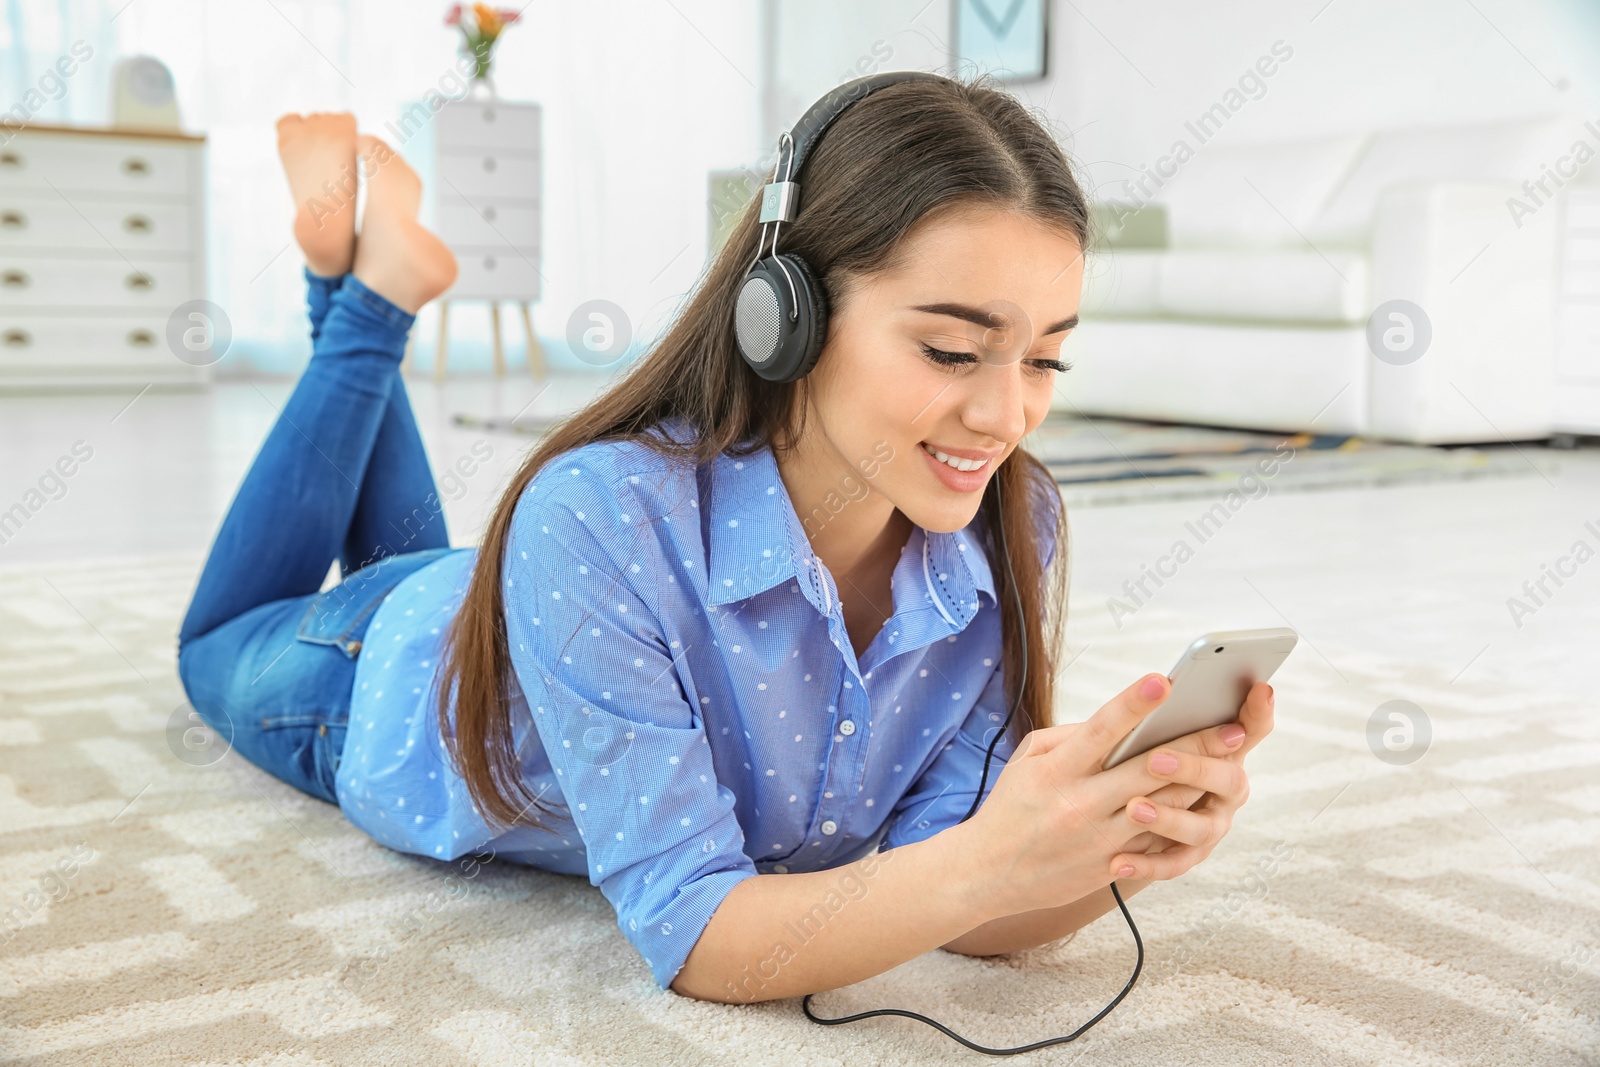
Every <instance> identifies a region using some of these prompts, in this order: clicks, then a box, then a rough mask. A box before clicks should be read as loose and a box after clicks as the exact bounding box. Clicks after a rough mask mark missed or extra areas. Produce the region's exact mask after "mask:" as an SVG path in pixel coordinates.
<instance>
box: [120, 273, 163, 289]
mask: <svg viewBox="0 0 1600 1067" xmlns="http://www.w3.org/2000/svg"><path fill="white" fill-rule="evenodd" d="M124 284H125V285H127V287H128V288H129V289H132V290H134V291H136V292H142V291H143V290H146V289H154V288H155V285H156V280H155V279H154V278H152V277H150V275H148V274H146V273H144V272H143V271H137V270H136V271H134V272H133V273H132V274H130V275H128V277H127V278H126V279H124Z"/></svg>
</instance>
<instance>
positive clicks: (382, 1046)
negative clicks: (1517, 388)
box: [0, 555, 1600, 1067]
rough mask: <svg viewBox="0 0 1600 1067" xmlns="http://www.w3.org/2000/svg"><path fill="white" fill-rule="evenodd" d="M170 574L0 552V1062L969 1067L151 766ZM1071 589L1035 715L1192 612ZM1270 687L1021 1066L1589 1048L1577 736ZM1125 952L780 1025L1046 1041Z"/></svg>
mask: <svg viewBox="0 0 1600 1067" xmlns="http://www.w3.org/2000/svg"><path fill="white" fill-rule="evenodd" d="M199 563H200V560H199V559H198V558H197V557H195V556H189V555H185V556H168V557H155V558H149V559H143V560H137V561H119V562H100V563H82V564H72V565H56V564H52V565H47V566H32V567H19V566H10V567H0V915H3V916H4V922H3V925H0V940H3V944H0V1061H3V1062H6V1063H21V1064H52V1065H53V1064H62V1063H73V1064H77V1063H84V1064H166V1063H174V1064H251V1065H256V1067H268V1065H271V1067H293V1065H316V1064H329V1065H343V1064H367V1063H374V1064H380V1063H395V1064H451V1065H454V1064H519V1065H525V1064H529V1063H537V1064H540V1065H556V1064H567V1063H651V1064H658V1063H660V1064H678V1063H684V1064H691V1063H693V1064H698V1063H741V1064H759V1063H794V1062H805V1063H827V1064H846V1063H848V1064H859V1063H872V1064H901V1063H905V1064H912V1063H916V1064H925V1063H957V1062H961V1063H971V1062H975V1061H976V1060H977V1059H978V1058H979V1055H978V1054H977V1053H973V1052H970V1051H968V1050H966V1049H964V1048H962V1047H961V1046H959V1045H957V1044H955V1043H954V1042H952V1041H950V1040H949V1039H948V1038H946V1037H944V1036H943V1035H942V1034H939V1033H938V1032H936V1031H934V1030H932V1029H931V1028H929V1027H926V1026H924V1025H922V1024H920V1023H916V1022H914V1021H911V1020H908V1019H899V1018H877V1019H872V1020H868V1021H865V1022H861V1023H855V1024H851V1025H849V1026H841V1027H823V1026H818V1025H816V1024H814V1023H812V1022H810V1021H808V1020H807V1019H806V1018H805V1017H804V1016H803V1014H802V1013H801V1011H800V1000H799V998H795V999H792V1000H787V1001H778V1002H768V1003H762V1004H758V1005H753V1006H744V1007H731V1006H724V1005H718V1004H708V1003H701V1002H697V1001H692V1000H688V999H685V998H682V997H678V996H676V995H674V994H671V993H663V992H661V991H660V990H658V989H657V988H656V987H655V985H654V984H653V982H651V980H650V976H649V973H648V971H647V970H646V968H645V965H644V963H643V961H642V960H641V959H639V958H638V956H637V955H636V954H635V953H634V952H633V950H632V949H631V948H630V947H629V945H628V944H627V942H626V941H625V940H624V938H623V937H622V934H621V932H620V931H618V930H617V928H616V925H615V916H614V914H613V912H612V910H611V908H610V906H609V905H608V904H607V903H606V901H605V900H604V898H602V897H601V896H600V893H599V891H598V890H596V889H594V888H593V887H591V886H590V885H589V884H588V883H587V882H586V881H585V880H583V879H581V878H567V877H562V876H558V875H550V874H546V873H543V872H540V871H537V870H533V869H530V868H518V867H512V866H508V865H505V864H500V863H491V864H488V865H486V866H484V867H483V868H481V869H478V870H474V871H470V872H469V871H464V870H463V869H461V868H460V867H459V866H458V865H452V864H445V863H438V862H435V861H431V860H426V859H421V858H413V857H409V856H405V855H402V854H399V853H395V852H391V851H388V850H386V849H384V848H383V847H381V846H379V845H377V844H375V843H373V842H372V841H370V840H369V839H368V838H366V837H365V836H364V835H362V834H361V833H360V832H359V831H357V830H355V829H354V828H353V827H351V826H350V825H349V824H348V823H346V822H345V821H344V819H343V818H342V816H341V815H340V813H339V811H338V809H337V808H335V807H333V806H332V805H328V804H324V803H322V802H321V801H317V800H314V799H312V798H310V797H306V796H304V795H302V794H300V793H298V792H296V791H295V790H293V789H292V788H290V787H289V786H286V785H283V784H281V783H279V782H277V781H276V780H275V779H273V778H271V777H270V776H268V775H266V774H265V773H263V772H261V771H259V770H257V769H256V768H254V767H253V766H251V765H249V764H248V763H245V762H243V761H242V760H240V759H238V758H237V757H233V756H229V757H227V758H224V759H223V760H222V761H221V762H219V763H218V764H216V765H214V766H210V767H192V766H189V765H187V764H186V763H184V762H182V761H181V760H179V759H178V758H176V756H175V755H174V754H173V750H172V748H171V747H169V745H170V742H169V736H168V726H169V722H170V720H171V718H172V715H173V712H174V711H175V710H177V709H178V708H179V707H180V705H181V704H182V702H183V699H184V698H183V694H182V690H181V688H180V687H179V684H178V680H177V676H176V671H175V641H174V636H173V635H174V633H175V631H176V627H177V621H178V618H179V615H180V614H181V612H182V610H183V607H184V604H185V603H186V601H187V599H188V595H189V592H190V589H191V588H192V584H193V581H194V577H195V575H196V573H197V571H198V567H199ZM1105 592H1106V591H1098V592H1097V591H1094V590H1089V589H1082V588H1075V589H1074V602H1075V604H1081V609H1080V610H1079V611H1078V612H1077V615H1076V618H1077V619H1081V620H1085V621H1083V622H1074V624H1073V626H1072V632H1071V636H1072V650H1073V651H1074V652H1078V651H1081V652H1082V655H1081V656H1080V657H1079V658H1078V659H1077V660H1076V661H1075V662H1074V664H1073V665H1072V666H1071V668H1070V669H1069V670H1068V672H1067V674H1066V680H1067V683H1068V684H1067V700H1066V707H1065V708H1064V709H1063V711H1062V713H1061V716H1060V717H1061V718H1062V719H1063V720H1068V719H1077V718H1082V717H1083V716H1084V715H1086V714H1087V713H1088V712H1089V711H1090V710H1092V709H1093V707H1095V706H1097V705H1098V704H1099V703H1100V702H1101V701H1102V700H1103V699H1104V698H1105V697H1106V696H1107V695H1109V694H1110V693H1111V692H1113V691H1115V690H1116V689H1119V688H1121V687H1122V686H1123V685H1126V684H1127V683H1128V681H1130V680H1131V679H1133V678H1135V677H1137V676H1138V675H1139V674H1141V673H1143V672H1145V671H1148V670H1165V669H1167V668H1169V667H1170V666H1171V660H1172V658H1173V656H1175V655H1176V653H1177V651H1178V650H1179V649H1181V648H1182V647H1183V646H1184V645H1185V644H1187V642H1188V641H1189V639H1190V638H1192V637H1193V636H1195V635H1196V634H1198V633H1200V632H1202V631H1203V630H1204V629H1205V628H1206V626H1205V623H1204V622H1203V621H1202V620H1198V619H1193V618H1183V617H1177V616H1174V615H1171V614H1170V613H1169V614H1166V615H1163V614H1162V612H1161V609H1160V608H1159V607H1158V606H1154V605H1153V606H1150V607H1148V608H1145V609H1144V610H1143V611H1141V626H1140V627H1138V631H1139V633H1138V637H1137V639H1136V640H1135V639H1132V638H1129V637H1128V636H1127V635H1126V634H1122V633H1119V632H1117V631H1116V630H1115V629H1114V628H1113V627H1112V626H1111V625H1110V624H1109V623H1104V624H1100V623H1096V622H1093V621H1088V620H1095V619H1103V618H1104V617H1105V613H1104V611H1103V610H1096V609H1098V608H1099V606H1100V605H1103V603H1104V598H1105ZM1147 620H1151V621H1152V622H1153V623H1155V624H1150V625H1146V621H1147ZM1324 656H1326V657H1327V658H1326V659H1324V658H1323V657H1324ZM1275 684H1276V687H1277V691H1278V724H1279V725H1278V730H1277V732H1276V733H1275V734H1274V736H1273V737H1272V738H1271V739H1269V740H1268V742H1267V743H1266V744H1265V745H1264V746H1263V748H1261V749H1260V750H1258V751H1257V752H1256V753H1255V754H1253V755H1252V756H1251V760H1250V769H1251V781H1252V798H1251V800H1250V802H1249V804H1248V805H1247V806H1246V807H1245V809H1244V811H1243V812H1242V813H1241V815H1240V817H1239V820H1238V822H1237V823H1236V826H1235V829H1234V831H1233V833H1232V834H1231V835H1230V836H1229V838H1228V839H1227V841H1225V842H1224V844H1223V845H1222V846H1221V847H1219V849H1218V850H1217V852H1216V853H1215V854H1214V855H1213V856H1212V858H1211V859H1210V860H1208V861H1207V862H1206V863H1205V864H1203V865H1202V866H1201V867H1199V868H1197V869H1196V870H1195V871H1193V872H1191V873H1190V874H1189V875H1187V876H1185V877H1184V878H1182V879H1178V880H1176V881H1173V882H1170V883H1164V884H1158V885H1156V886H1154V887H1152V888H1150V889H1148V890H1146V891H1145V892H1143V893H1141V894H1139V895H1138V896H1136V897H1134V898H1133V899H1132V900H1131V901H1130V908H1131V909H1132V911H1133V913H1134V916H1135V918H1136V919H1137V921H1138V922H1139V926H1140V930H1141V932H1142V933H1143V935H1144V938H1145V944H1146V947H1147V953H1148V955H1147V960H1146V966H1145V972H1144V976H1143V978H1142V979H1141V981H1140V983H1139V985H1138V987H1137V988H1136V989H1135V990H1134V992H1133V993H1132V994H1130V995H1129V997H1128V999H1127V1000H1126V1001H1124V1002H1123V1004H1122V1005H1121V1006H1120V1007H1119V1008H1118V1009H1117V1011H1116V1012H1115V1013H1113V1014H1112V1015H1111V1016H1110V1017H1108V1018H1107V1019H1106V1020H1105V1021H1104V1022H1102V1023H1101V1024H1100V1025H1099V1026H1098V1027H1096V1028H1095V1029H1094V1030H1092V1031H1090V1032H1089V1034H1087V1035H1086V1036H1085V1037H1083V1038H1082V1039H1080V1040H1079V1041H1077V1042H1076V1043H1074V1044H1070V1045H1060V1046H1055V1047H1053V1048H1050V1049H1046V1050H1043V1051H1041V1052H1036V1053H1031V1054H1028V1055H1027V1057H1026V1059H1027V1060H1029V1061H1032V1062H1043V1063H1062V1064H1066V1063H1075V1062H1082V1063H1084V1064H1152V1063H1162V1064H1166V1063H1184V1064H1228V1065H1233V1064H1280V1063H1296V1064H1358V1063H1359V1064H1389V1063H1405V1064H1412V1063H1414V1064H1469V1063H1479V1064H1484V1065H1490V1064H1495V1065H1499V1064H1583V1063H1600V1051H1597V1050H1600V848H1597V846H1600V775H1597V774H1596V770H1597V768H1600V722H1597V721H1596V719H1595V718H1594V717H1593V715H1592V713H1590V712H1589V711H1588V710H1587V709H1584V708H1581V707H1579V706H1577V705H1575V704H1574V703H1573V702H1571V701H1568V700H1564V699H1561V698H1556V697H1551V696H1548V695H1544V694H1540V693H1536V692H1529V691H1527V690H1526V689H1510V688H1505V687H1501V686H1500V685H1498V684H1496V683H1493V682H1474V681H1470V680H1467V679H1466V678H1463V679H1462V680H1460V681H1457V682H1455V683H1454V684H1452V680H1451V679H1450V678H1448V677H1444V676H1442V675H1441V674H1440V673H1439V672H1438V671H1437V670H1435V669H1434V668H1431V667H1429V666H1425V665H1411V664H1404V663H1396V662H1387V661H1384V660H1382V659H1379V658H1374V657H1371V656H1364V655H1359V654H1356V653H1353V652H1351V651H1349V650H1346V649H1341V648H1336V647H1330V646H1327V645H1321V646H1319V647H1315V648H1314V647H1312V646H1310V645H1308V644H1306V643H1305V642H1302V644H1301V647H1300V648H1299V649H1297V650H1296V652H1295V653H1294V655H1293V656H1292V657H1291V658H1290V660H1289V662H1288V664H1287V665H1286V666H1285V668H1284V669H1283V671H1282V672H1281V673H1280V675H1279V676H1278V678H1276V679H1275ZM1396 699H1404V700H1410V701H1413V702H1415V703H1416V704H1417V705H1419V706H1421V707H1422V708H1423V709H1424V710H1425V712H1426V714H1427V715H1428V717H1429V719H1430V722H1431V725H1432V731H1433V740H1432V743H1431V747H1430V748H1429V750H1428V751H1427V754H1426V755H1425V756H1424V757H1423V758H1422V759H1421V760H1420V761H1418V762H1416V763H1415V764H1413V765H1410V766H1395V765H1391V764H1389V763H1386V762H1384V761H1383V760H1380V759H1379V758H1377V757H1376V756H1375V755H1374V754H1373V752H1372V751H1371V750H1370V749H1369V746H1368V741H1367V737H1366V728H1367V722H1368V718H1369V716H1370V715H1371V713H1372V712H1373V710H1374V709H1375V708H1377V707H1378V706H1379V705H1380V704H1383V703H1385V702H1386V701H1390V700H1396ZM1274 856H1276V857H1278V858H1279V862H1277V863H1276V864H1275V865H1273V864H1270V863H1267V862H1265V861H1267V860H1271V859H1272V858H1273V857H1274ZM1258 861H1262V862H1260V863H1258ZM1263 868H1271V870H1272V873H1271V874H1268V875H1253V874H1252V871H1260V870H1262V869H1263ZM52 871H53V872H54V873H53V874H52V873H51V872H52ZM1132 963H1133V946H1132V943H1131V939H1130V937H1129V934H1128V931H1127V929H1126V927H1125V925H1124V924H1123V921H1122V918H1121V916H1120V915H1119V914H1117V913H1116V912H1112V913H1111V914H1110V915H1108V916H1107V917H1105V918H1103V919H1101V920H1100V921H1099V922H1098V923H1096V924H1095V925H1094V926H1092V927H1090V928H1089V929H1087V930H1085V931H1083V932H1081V933H1080V934H1079V935H1078V936H1077V937H1075V938H1072V939H1068V940H1066V941H1064V942H1061V943H1058V944H1055V945H1052V946H1048V947H1044V948H1040V949H1036V950H1033V951H1030V952H1026V953H1021V954H1018V955H1016V956H1013V957H1009V958H996V959H988V960H975V959H969V958H966V957H962V956H957V955H953V954H950V953H945V952H934V953H931V954H929V955H926V956H924V957H922V958H920V959H917V960H914V961H911V962H910V963H907V964H905V965H904V966H901V967H899V968H896V969H895V970H893V971H891V972H889V973H887V974H884V975H880V976H878V977H877V978H874V979H872V980H870V981H868V982H864V983H861V984H859V985H856V986H852V987H849V988H846V989H841V990H834V991H830V992H828V993H824V994H820V995H819V996H817V997H816V998H815V999H814V1000H813V1008H814V1010H816V1011H817V1013H818V1014H821V1015H828V1016H836V1015H843V1014H847V1013H850V1012H854V1011H861V1010H866V1009H869V1008H874V1007H886V1006H892V1007H901V1008H908V1009H912V1010H916V1011H920V1012H923V1013H924V1014H928V1015H931V1016H933V1017H934V1018H936V1019H939V1020H940V1021H942V1022H943V1023H945V1024H946V1025H948V1026H950V1027H952V1028H953V1029H955V1030H957V1031H958V1032H960V1033H962V1034H964V1035H966V1036H967V1037H969V1038H971V1039H973V1040H975V1041H978V1042H980V1043H983V1044H986V1045H991V1046H1009V1045H1017V1044H1024V1043H1028V1042H1031V1041H1036V1040H1039V1039H1041V1038H1045V1037H1052V1036H1056V1035H1060V1034H1064V1033H1067V1032H1069V1031H1070V1030H1072V1029H1074V1028H1076V1027H1077V1026H1078V1025H1079V1024H1080V1023H1081V1022H1082V1021H1083V1020H1084V1019H1086V1018H1088V1017H1089V1016H1090V1015H1092V1014H1093V1013H1094V1012H1095V1011H1098V1010H1099V1008H1100V1007H1101V1006H1102V1005H1103V1004H1104V1003H1105V1002H1106V1001H1107V1000H1109V999H1110V997H1111V996H1112V995H1113V994H1114V993H1115V992H1116V990H1118V989H1119V988H1121V985H1122V983H1123V982H1124V981H1125V980H1126V978H1127V975H1128V973H1129V971H1130V969H1131V967H1132Z"/></svg>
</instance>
